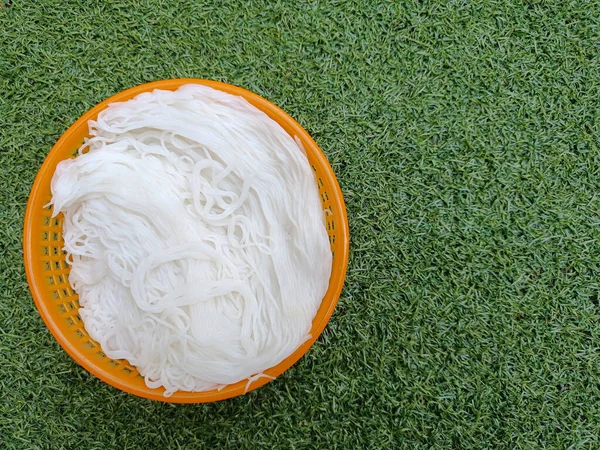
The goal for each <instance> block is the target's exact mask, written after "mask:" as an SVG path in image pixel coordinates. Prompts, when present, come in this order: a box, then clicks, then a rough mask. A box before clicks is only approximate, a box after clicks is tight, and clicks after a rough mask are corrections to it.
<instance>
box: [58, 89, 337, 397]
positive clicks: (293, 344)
mask: <svg viewBox="0 0 600 450" xmlns="http://www.w3.org/2000/svg"><path fill="white" fill-rule="evenodd" d="M89 129H90V130H89V131H90V136H91V137H90V139H89V140H88V141H87V142H86V143H84V145H83V146H82V147H81V148H80V150H79V154H78V156H77V157H75V158H73V159H69V160H65V161H62V162H61V163H60V164H59V165H58V166H57V168H56V171H55V174H54V177H53V179H52V183H51V190H52V196H53V197H52V202H51V203H52V204H53V208H54V210H53V214H54V215H56V214H58V213H59V212H62V213H64V225H63V237H64V242H65V250H66V252H67V261H69V264H70V265H71V272H70V274H69V281H70V283H71V285H72V286H73V289H74V290H75V291H76V292H77V293H78V294H79V302H80V305H81V308H80V310H79V313H80V316H81V318H82V320H83V321H84V325H85V329H86V330H87V332H88V333H89V334H90V336H91V337H92V338H93V339H94V340H96V341H97V342H99V343H100V345H101V347H102V350H103V352H104V353H105V354H106V355H107V356H108V357H110V358H113V359H126V360H128V361H129V363H130V364H132V365H134V366H136V367H137V369H138V370H139V372H140V374H141V375H143V376H144V378H145V381H146V384H147V385H148V386H149V387H152V388H155V387H164V388H165V395H167V396H168V395H171V394H172V393H174V392H176V391H177V390H183V391H206V390H211V389H215V388H217V389H219V388H222V387H223V386H225V385H228V384H232V383H236V382H239V381H241V380H249V381H248V382H250V381H252V380H253V379H256V377H259V376H263V375H262V373H263V371H265V370H266V369H268V368H269V367H273V366H275V365H277V364H278V363H280V362H281V361H282V360H284V359H285V358H286V357H287V356H289V355H290V354H292V353H293V352H294V351H295V350H296V349H297V348H298V347H299V346H300V345H301V344H302V343H303V342H304V341H305V340H306V339H308V338H309V334H308V333H309V331H310V328H311V323H312V319H313V318H314V316H315V314H316V312H317V309H318V308H319V305H320V303H321V300H322V298H323V296H324V295H325V292H326V291H327V287H328V283H329V276H330V273H331V263H332V259H331V258H332V257H331V252H330V249H329V240H328V236H327V232H326V230H325V226H324V211H323V209H322V206H321V202H320V199H319V193H318V190H317V186H316V183H315V179H314V175H313V172H312V169H311V167H310V165H309V163H308V160H307V158H306V156H305V155H304V153H303V150H302V147H301V144H300V143H299V142H296V141H295V140H294V139H293V138H292V137H290V135H288V134H287V133H286V132H285V131H284V130H283V128H281V126H280V125H278V124H277V123H276V122H275V121H273V120H271V119H270V118H269V117H268V116H267V115H266V114H264V113H263V112H261V111H260V110H258V109H257V108H255V107H254V106H252V105H250V104H249V103H248V102H247V101H246V100H244V99H243V98H241V97H237V96H234V95H231V94H227V93H224V92H221V91H219V90H215V89H212V88H209V87H206V86H202V85H196V84H189V85H184V86H182V87H180V88H179V89H178V90H176V91H161V90H155V91H153V92H149V93H143V94H140V95H138V96H137V97H135V98H134V99H132V100H129V101H126V102H122V103H114V104H111V105H110V106H109V107H108V108H107V109H105V110H104V111H102V112H101V113H100V114H99V116H98V118H97V120H95V121H90V122H89Z"/></svg>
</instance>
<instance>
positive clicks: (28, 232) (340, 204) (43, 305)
mask: <svg viewBox="0 0 600 450" xmlns="http://www.w3.org/2000/svg"><path fill="white" fill-rule="evenodd" d="M191 83H194V84H202V85H205V86H209V87H212V88H214V89H218V90H221V91H224V92H227V93H230V94H233V95H239V96H242V97H243V98H245V99H246V100H247V101H249V102H250V103H251V104H253V105H254V106H256V107H258V108H259V109H260V110H261V111H263V112H265V113H267V114H268V115H269V116H270V117H271V118H272V119H274V120H275V121H276V122H278V123H279V124H280V125H281V126H283V127H284V128H285V129H286V131H287V132H288V133H289V134H292V133H290V131H289V130H293V132H294V134H295V135H296V136H298V137H299V138H301V139H302V141H303V143H304V147H305V150H306V152H307V153H309V152H310V154H311V156H312V158H313V159H315V160H317V161H318V163H319V165H320V168H322V169H323V173H322V174H321V176H322V177H323V178H326V179H327V182H328V184H329V185H330V186H331V187H332V188H333V192H331V195H332V197H333V198H332V203H333V204H337V205H336V206H337V208H339V214H340V218H341V219H342V220H341V222H342V223H341V224H340V225H341V226H338V227H336V228H337V229H336V237H337V236H339V237H338V239H341V240H342V242H341V245H340V246H339V248H338V249H337V250H336V263H335V264H334V266H333V268H332V275H331V278H330V282H329V288H328V290H327V293H326V294H325V296H324V298H323V300H322V301H321V307H320V308H319V309H321V308H322V307H323V305H325V306H326V309H325V310H324V314H322V315H321V317H320V318H319V320H318V321H317V322H316V323H315V322H314V321H313V326H312V329H311V331H312V336H311V338H310V339H308V340H307V341H306V342H304V343H303V344H302V345H301V346H300V347H299V348H298V349H296V351H294V353H292V354H291V355H290V356H289V357H287V358H286V359H284V360H283V361H282V362H280V363H279V364H278V365H276V366H274V367H271V368H270V369H267V370H265V374H267V375H270V376H272V377H273V379H275V378H276V377H278V376H279V375H281V374H282V373H283V372H285V371H286V370H287V369H289V368H290V367H291V366H292V365H294V364H295V363H296V362H297V361H298V360H299V359H300V358H301V357H302V356H303V355H304V354H305V353H306V352H307V351H308V349H309V348H310V347H311V346H312V345H313V344H314V343H315V341H316V340H317V338H318V337H319V336H320V334H321V333H322V332H323V330H324V329H325V327H326V325H327V323H328V322H329V319H330V318H331V315H332V314H333V311H334V309H335V306H336V305H337V302H338V299H339V296H340V294H341V291H342V288H343V285H344V281H345V277H346V271H347V268H348V259H349V248H350V233H349V226H348V217H347V212H346V206H345V203H344V198H343V195H342V191H341V189H340V186H339V183H338V180H337V178H336V176H335V174H334V172H333V169H332V168H331V165H330V164H329V162H328V160H327V158H326V157H325V155H324V153H323V152H322V150H321V149H320V148H319V146H318V145H317V144H316V142H315V141H314V140H313V139H312V137H311V136H310V134H309V133H308V132H307V131H306V130H305V129H304V128H303V127H302V126H301V125H300V124H299V123H298V122H296V121H295V120H294V119H293V118H292V117H291V116H289V115H288V114H287V113H286V112H285V111H283V110H282V109H281V108H279V107H278V106H276V105H275V104H273V103H271V102H270V101H268V100H266V99H264V98H263V97H261V96H259V95H258V94H255V93H253V92H251V91H248V90H246V89H244V88H241V87H238V86H234V85H231V84H228V83H223V82H219V81H213V80H205V79H198V78H177V79H167V80H160V81H154V82H151V83H145V84H142V85H138V86H135V87H132V88H130V89H126V90H124V91H121V92H119V93H117V94H115V95H113V96H111V97H109V98H107V99H106V100H104V101H102V102H100V103H98V104H97V105H96V106H94V107H93V108H91V109H90V110H89V111H87V112H86V113H84V114H83V115H82V116H81V117H79V119H77V121H75V123H73V125H71V126H70V127H69V128H68V129H67V130H66V131H65V133H64V134H63V135H62V136H61V137H60V138H59V139H58V141H57V142H56V144H55V145H54V146H53V147H52V149H51V150H50V152H49V153H48V154H47V156H46V158H45V160H44V162H43V164H42V166H41V167H40V169H39V171H38V173H37V175H36V177H35V180H34V183H33V187H32V189H31V192H30V194H29V198H28V201H27V208H26V211H25V220H24V225H23V259H24V265H25V272H26V275H27V282H28V285H29V289H30V291H31V294H32V297H33V299H34V301H35V304H36V307H37V309H38V311H39V313H40V315H41V316H42V319H43V320H44V322H45V324H46V326H47V328H48V329H49V330H50V332H51V333H52V335H53V336H54V338H55V339H56V340H57V341H58V343H59V344H60V345H61V347H62V348H63V349H64V350H65V351H66V352H67V353H68V354H69V355H70V356H71V357H72V358H73V359H74V360H75V361H76V362H77V363H78V364H79V365H80V366H82V367H83V368H84V369H86V370H87V371H88V372H90V373H91V374H93V375H95V376H96V377H98V378H99V379H101V380H102V381H104V382H106V383H108V384H110V385H111V386H113V387H116V388H118V389H120V390H122V391H125V392H128V393H130V394H133V395H136V396H139V397H143V398H148V399H151V400H158V401H163V402H169V403H204V402H212V401H218V400H224V399H227V398H231V397H236V396H239V395H242V394H245V393H246V392H250V391H252V390H254V389H257V388H258V387H260V386H262V385H264V384H266V383H268V382H270V381H272V379H271V378H267V377H262V378H259V379H257V380H256V381H254V382H252V383H251V385H250V386H249V387H248V388H247V389H245V387H246V386H245V385H246V383H247V381H246V380H242V381H240V382H238V383H235V384H231V385H227V386H225V387H224V388H223V389H222V390H220V391H217V390H212V391H205V392H183V391H178V392H176V393H175V394H173V395H172V396H171V397H165V396H164V395H163V392H164V388H157V389H151V388H148V387H147V386H145V383H144V388H141V387H138V386H132V385H131V383H129V382H127V381H126V380H125V379H123V378H121V377H118V376H116V375H115V374H114V373H112V372H111V371H108V370H105V369H104V368H102V367H99V365H98V364H97V363H96V362H94V361H93V360H91V359H90V358H89V357H87V356H86V355H85V354H83V353H82V352H81V351H80V350H79V349H78V348H77V347H76V346H75V345H73V343H72V342H71V340H72V339H73V338H72V337H70V335H71V334H72V333H69V332H68V331H67V330H66V329H65V326H60V325H59V324H58V323H57V322H56V321H55V320H54V319H53V318H52V317H51V314H50V310H49V305H48V301H47V299H46V297H47V294H44V290H43V289H42V288H41V286H42V285H43V283H44V281H43V280H42V274H41V267H40V266H41V264H39V261H38V259H37V257H35V256H34V255H35V248H36V244H37V245H38V246H39V242H37V239H35V238H34V236H33V232H32V229H33V227H34V224H35V223H34V220H36V219H37V218H39V216H40V211H41V208H40V206H42V202H43V199H42V196H43V195H44V194H47V191H44V189H43V186H42V185H43V184H44V182H45V181H48V180H49V179H51V178H52V175H53V174H54V170H55V168H56V165H57V164H58V162H60V161H62V160H63V159H64V157H63V155H62V153H61V151H60V150H61V148H62V147H63V146H64V145H66V143H67V142H68V141H69V139H70V138H71V137H72V136H73V135H74V134H76V133H80V132H81V130H80V129H81V127H86V129H87V122H88V121H89V120H90V119H94V118H95V117H97V115H98V114H99V113H100V112H101V111H102V110H104V109H106V108H107V107H108V105H109V104H110V103H115V102H119V101H126V100H129V99H131V98H133V97H135V96H136V95H138V94H141V93H143V92H149V91H153V90H155V89H164V90H174V89H177V88H178V87H180V86H182V85H184V84H191ZM307 143H308V145H306V144H307ZM340 250H341V251H340ZM36 263H38V264H37V265H36ZM334 274H335V276H334ZM318 315H319V313H318ZM316 319H317V317H315V320H316Z"/></svg>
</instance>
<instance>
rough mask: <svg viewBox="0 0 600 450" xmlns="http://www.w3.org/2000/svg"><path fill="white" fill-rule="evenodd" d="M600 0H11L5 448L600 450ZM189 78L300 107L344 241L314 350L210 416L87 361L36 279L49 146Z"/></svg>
mask: <svg viewBox="0 0 600 450" xmlns="http://www.w3.org/2000/svg"><path fill="white" fill-rule="evenodd" d="M202 3H203V4H202ZM599 7H600V4H599V3H598V2H585V1H581V2H570V1H556V2H537V1H513V2H499V1H498V2H495V1H487V2H479V1H449V2H422V1H403V2H395V3H393V4H392V3H389V2H373V1H368V0H359V1H341V0H331V1H306V2H305V1H295V2H282V1H262V2H258V1H249V2H247V1H242V0H240V1H218V2H217V1H214V2H192V1H186V2H168V1H137V0H129V1H110V2H108V1H106V2H95V1H85V0H79V1H62V0H61V1H52V0H44V1H41V0H40V1H25V0H14V1H13V2H12V5H11V6H10V7H7V8H3V9H0V186H1V188H0V189H1V191H0V196H1V197H0V201H1V208H0V221H1V222H0V223H1V225H0V246H1V247H0V258H1V259H0V396H1V399H0V448H7V449H13V448H73V449H84V448H85V449H87V448H98V449H101V448H167V447H169V448H209V447H216V448H225V447H231V448H263V447H264V448H314V447H317V446H320V447H322V448H358V447H371V448H386V447H387V448H391V447H394V448H401V447H403V448H427V447H435V448H450V447H454V448H469V449H475V448H598V447H599V446H600V442H599V440H600V438H599V436H600V408H599V405H600V383H599V378H598V377H599V375H600V355H599V351H600V349H599V342H600V341H599V337H600V308H599V288H600V286H599V284H598V271H599V264H600V241H599V238H600V231H599V230H600V229H599V226H598V225H599V223H600V216H599V207H600V196H599V194H598V184H599V181H598V180H599V176H598V175H599V171H600V153H599V134H598V133H599V130H598V116H599V114H600V109H599V106H598V98H599V91H600V73H599V62H600V61H599V58H598V54H599V50H600V48H599V47H600V39H599V38H600V28H599V27H600V20H599V17H600V13H599V12H598V11H599ZM174 77H198V78H211V79H216V80H221V81H226V82H229V83H232V84H236V85H239V86H242V87H245V88H247V89H250V90H253V91H255V92H257V93H259V94H261V95H263V96H264V97H266V98H268V99H269V100H271V101H273V102H274V103H276V104H278V105H279V106H281V107H282V108H284V109H285V110H286V111H287V112H288V113H290V114H291V115H292V116H293V117H295V118H296V119H297V120H298V121H299V122H300V123H301V124H302V125H303V126H304V127H305V128H306V129H307V130H308V131H309V132H310V133H311V134H312V135H313V137H314V138H315V139H316V141H317V142H318V143H319V145H320V146H321V148H322V149H323V150H324V152H325V153H326V154H327V156H328V158H329V160H330V162H331V163H332V165H333V168H334V170H335V172H336V174H337V176H338V178H339V181H340V184H341V186H342V189H343V191H344V195H345V198H346V201H347V207H348V214H349V218H350V226H351V236H352V245H351V261H350V266H349V272H348V277H347V282H346V286H345V290H344V292H343V294H342V296H341V298H340V302H339V306H338V308H337V310H336V312H335V314H334V316H333V318H332V321H331V322H330V325H329V326H328V328H327V329H326V331H325V333H324V334H323V336H322V337H321V338H320V339H319V341H318V343H317V344H315V346H314V347H313V348H312V349H311V350H310V351H309V352H308V354H307V355H306V356H305V357H304V358H303V359H302V360H301V362H299V363H298V364H297V365H296V366H294V367H293V368H292V369H290V370H289V371H288V372H287V373H286V374H284V375H283V376H282V377H281V378H279V379H278V380H276V381H274V382H272V383H270V384H269V385H267V386H265V387H263V388H261V389H259V390H258V391H255V392H252V393H250V394H248V395H246V396H243V397H240V398H237V399H233V400H228V401H223V402H220V403H215V404H207V405H187V406H181V405H178V406H173V405H168V404H161V403H155V402H151V401H147V400H143V399H138V398H135V397H133V396H130V395H127V394H124V393H121V392H120V391H118V390H116V389H114V388H112V387H109V386H107V385H105V384H103V383H102V382H100V381H98V380H97V379H95V378H94V377H93V376H91V375H89V374H88V373H87V372H85V371H84V370H83V369H81V368H80V367H79V366H77V365H76V364H75V363H74V362H73V361H72V360H71V359H70V358H69V357H68V356H67V354H66V353H65V352H64V351H63V350H62V349H61V348H60V347H59V346H58V344H57V343H56V342H55V341H54V340H53V338H52V337H51V335H50V333H49V332H48V331H47V330H46V328H45V326H44V324H43V322H42V320H41V318H40V317H39V315H38V313H37V311H36V309H35V307H34V304H33V302H32V300H31V297H30V294H29V291H28V288H27V283H26V281H25V274H24V270H23V265H22V252H21V227H22V222H23V216H24V210H25V204H26V201H27V197H28V193H29V189H30V187H31V185H32V182H33V179H34V176H35V173H36V171H37V169H38V168H39V166H40V164H41V163H42V161H43V159H44V157H45V155H46V154H47V152H48V151H49V149H50V148H51V146H52V145H53V143H54V142H55V141H56V140H57V139H58V137H59V136H60V135H61V134H62V133H63V132H64V131H65V129H66V128H67V127H68V126H69V125H70V124H71V123H73V122H74V121H75V120H76V119H77V118H78V117H79V116H80V115H81V114H82V113H84V112H85V111H86V110H88V109H89V108H90V107H92V106H93V105H95V104H96V103H98V102H99V101H101V100H103V99H105V98H106V97H108V96H110V95H112V94H114V93H116V92H118V91H121V90H123V89H125V88H129V87H131V86H134V85H137V84H141V83H144V82H147V81H152V80H158V79H164V78H174Z"/></svg>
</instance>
